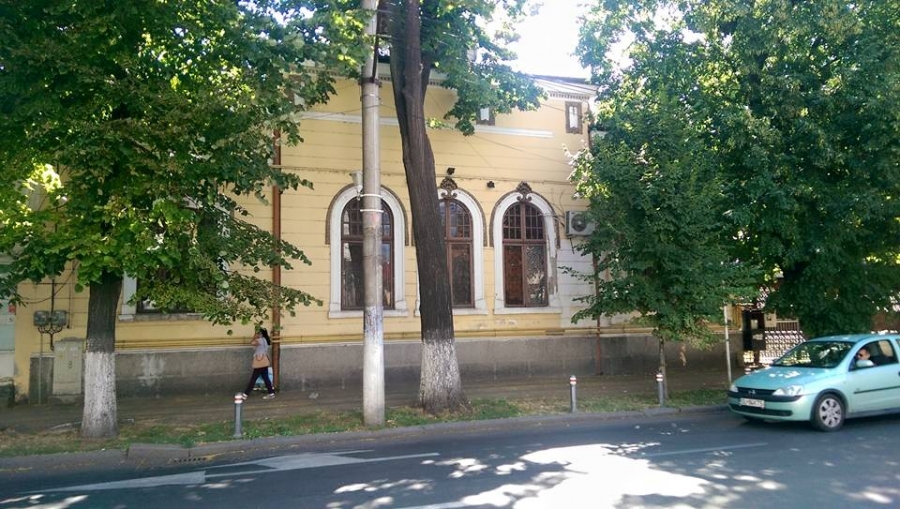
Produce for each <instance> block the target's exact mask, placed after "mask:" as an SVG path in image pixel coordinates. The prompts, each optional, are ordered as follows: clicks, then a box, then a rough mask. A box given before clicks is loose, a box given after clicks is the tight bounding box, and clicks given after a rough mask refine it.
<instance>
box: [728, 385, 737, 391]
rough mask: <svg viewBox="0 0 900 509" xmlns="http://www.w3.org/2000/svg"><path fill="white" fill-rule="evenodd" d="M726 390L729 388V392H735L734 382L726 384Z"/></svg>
mask: <svg viewBox="0 0 900 509" xmlns="http://www.w3.org/2000/svg"><path fill="white" fill-rule="evenodd" d="M728 390H729V391H730V392H737V385H736V384H731V385H729V386H728Z"/></svg>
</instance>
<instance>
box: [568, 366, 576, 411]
mask: <svg viewBox="0 0 900 509" xmlns="http://www.w3.org/2000/svg"><path fill="white" fill-rule="evenodd" d="M577 385H578V379H577V378H575V375H572V376H570V377H569V413H571V414H574V413H575V412H577V411H578V403H577V401H578V399H577V397H576V396H575V388H576V386H577Z"/></svg>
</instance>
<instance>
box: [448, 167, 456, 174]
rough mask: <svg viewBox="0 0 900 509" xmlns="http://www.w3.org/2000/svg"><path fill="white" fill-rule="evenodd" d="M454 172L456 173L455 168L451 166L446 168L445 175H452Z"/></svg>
mask: <svg viewBox="0 0 900 509" xmlns="http://www.w3.org/2000/svg"><path fill="white" fill-rule="evenodd" d="M454 173H456V168H454V167H453V166H450V167H449V168H447V175H453V174H454Z"/></svg>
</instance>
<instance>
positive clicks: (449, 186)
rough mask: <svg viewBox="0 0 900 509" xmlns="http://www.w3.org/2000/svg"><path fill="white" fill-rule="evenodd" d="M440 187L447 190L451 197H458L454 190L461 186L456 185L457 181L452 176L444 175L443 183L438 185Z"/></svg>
mask: <svg viewBox="0 0 900 509" xmlns="http://www.w3.org/2000/svg"><path fill="white" fill-rule="evenodd" d="M438 188H440V189H443V190H444V191H447V196H449V197H450V198H456V193H455V192H454V191H456V190H457V189H459V186H458V185H456V182H455V181H454V180H453V179H452V178H450V177H444V180H442V181H441V184H440V185H439V186H438Z"/></svg>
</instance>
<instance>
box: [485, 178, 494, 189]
mask: <svg viewBox="0 0 900 509" xmlns="http://www.w3.org/2000/svg"><path fill="white" fill-rule="evenodd" d="M487 186H488V189H493V188H494V186H496V184H494V181H493V180H488V183H487Z"/></svg>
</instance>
